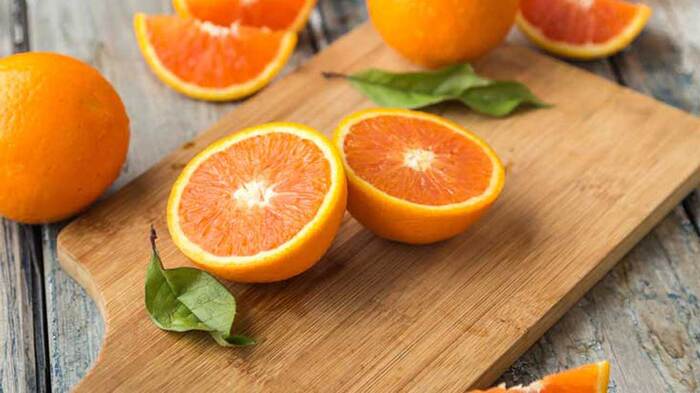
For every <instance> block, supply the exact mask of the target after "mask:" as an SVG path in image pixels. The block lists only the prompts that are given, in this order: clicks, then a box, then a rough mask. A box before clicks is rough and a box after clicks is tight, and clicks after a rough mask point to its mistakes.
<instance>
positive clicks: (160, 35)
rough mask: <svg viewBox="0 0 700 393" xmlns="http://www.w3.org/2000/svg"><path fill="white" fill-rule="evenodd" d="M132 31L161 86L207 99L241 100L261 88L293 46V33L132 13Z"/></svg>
mask: <svg viewBox="0 0 700 393" xmlns="http://www.w3.org/2000/svg"><path fill="white" fill-rule="evenodd" d="M134 29H135V31H136V38H137V40H138V43H139V47H140V48H141V52H142V53H143V56H144V57H145V58H146V62H147V63H148V65H149V66H150V67H151V69H152V70H153V72H154V73H155V74H156V75H157V76H158V77H159V78H160V79H161V80H162V81H163V82H165V83H166V84H168V85H169V86H171V87H172V88H173V89H175V90H177V91H179V92H180V93H182V94H185V95H187V96H190V97H192V98H198V99H202V100H211V101H226V100H233V99H237V98H242V97H245V96H248V95H250V94H253V93H255V92H256V91H258V90H260V89H261V88H263V87H264V86H265V85H266V84H267V83H269V82H270V80H271V79H272V78H273V77H274V76H275V75H277V73H279V71H280V70H281V69H282V67H283V66H284V65H285V64H286V62H287V60H288V59H289V56H290V55H291V53H292V51H293V50H294V46H295V45H296V42H297V36H296V33H294V32H292V31H288V32H284V31H278V32H274V31H270V30H268V29H264V28H263V29H259V28H255V27H246V26H240V25H238V24H234V25H232V26H230V27H222V26H217V25H214V24H212V23H210V22H200V21H197V20H195V19H191V18H181V17H178V16H165V15H144V14H136V16H135V17H134Z"/></svg>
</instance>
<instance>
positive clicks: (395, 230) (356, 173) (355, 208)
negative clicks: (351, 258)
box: [334, 109, 504, 243]
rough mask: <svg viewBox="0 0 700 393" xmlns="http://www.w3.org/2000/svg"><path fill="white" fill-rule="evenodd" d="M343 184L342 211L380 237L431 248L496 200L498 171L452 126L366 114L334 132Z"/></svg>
mask: <svg viewBox="0 0 700 393" xmlns="http://www.w3.org/2000/svg"><path fill="white" fill-rule="evenodd" d="M334 141H335V143H336V146H337V147H338V148H339V149H340V150H341V154H342V156H343V160H344V164H345V168H346V172H347V174H348V183H349V199H348V209H349V210H350V213H352V215H353V216H354V217H355V218H356V219H357V220H358V221H359V222H360V223H362V224H363V225H365V226H366V227H368V228H369V229H371V230H372V231H374V232H375V233H376V234H378V235H379V236H382V237H386V238H388V239H392V240H398V241H402V242H406V243H432V242H435V241H439V240H444V239H446V238H449V237H451V236H454V235H456V234H458V233H460V232H462V231H464V230H465V229H466V228H468V227H469V226H470V225H471V224H472V223H473V222H474V221H476V220H477V219H478V218H479V217H480V216H481V215H482V214H483V213H484V212H485V211H486V210H487V209H488V207H490V206H491V205H492V204H493V202H494V201H495V200H496V198H497V197H498V195H499V194H500V191H501V189H502V187H503V182H504V171H503V166H502V165H501V162H500V160H499V159H498V157H497V156H496V154H495V152H494V151H493V150H492V149H491V148H490V147H489V146H488V145H487V144H486V143H485V142H484V141H482V140H481V139H479V138H478V137H476V136H475V135H473V134H471V133H469V132H468V131H467V130H465V129H464V128H462V127H461V126H459V125H458V124H456V123H453V122H451V121H449V120H447V119H443V118H440V117H438V116H434V115H430V114H426V113H422V112H415V111H408V110H397V109H370V110H366V111H361V112H358V113H356V114H353V115H351V116H348V117H347V118H345V119H344V120H343V121H342V122H341V124H340V125H339V126H338V128H337V129H336V131H335V135H334Z"/></svg>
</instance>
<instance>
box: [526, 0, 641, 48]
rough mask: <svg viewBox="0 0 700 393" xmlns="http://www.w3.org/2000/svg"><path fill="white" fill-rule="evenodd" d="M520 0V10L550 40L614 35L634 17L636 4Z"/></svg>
mask: <svg viewBox="0 0 700 393" xmlns="http://www.w3.org/2000/svg"><path fill="white" fill-rule="evenodd" d="M591 1H592V5H591V6H590V7H585V6H584V5H583V4H584V3H586V0H557V1H552V0H521V2H520V12H521V14H522V15H523V17H524V18H525V19H526V20H527V21H528V22H529V23H530V24H531V25H533V26H535V27H537V28H538V29H540V30H541V31H542V34H543V35H544V36H545V37H547V38H549V39H550V40H553V41H561V42H567V43H571V44H586V43H594V44H600V43H604V42H607V41H609V40H610V39H612V38H614V37H616V36H618V35H619V34H620V33H621V32H622V31H623V30H625V28H627V26H629V24H630V22H631V21H632V20H633V19H634V18H635V17H636V15H637V12H638V6H637V5H635V4H631V3H627V2H624V1H620V0H591Z"/></svg>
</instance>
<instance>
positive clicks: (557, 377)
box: [471, 361, 610, 393]
mask: <svg viewBox="0 0 700 393" xmlns="http://www.w3.org/2000/svg"><path fill="white" fill-rule="evenodd" d="M609 380H610V363H608V362H607V361H602V362H598V363H592V364H587V365H585V366H581V367H579V368H575V369H573V370H567V371H563V372H561V373H558V374H554V375H549V376H546V377H544V378H542V379H541V380H539V381H535V382H533V383H532V384H530V385H528V386H515V387H512V388H510V389H507V388H506V387H505V386H499V387H495V388H491V389H488V390H474V391H472V392H471V393H505V392H508V393H606V392H607V391H608V382H609Z"/></svg>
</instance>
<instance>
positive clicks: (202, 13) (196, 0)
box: [173, 0, 316, 31]
mask: <svg viewBox="0 0 700 393" xmlns="http://www.w3.org/2000/svg"><path fill="white" fill-rule="evenodd" d="M315 4H316V0H173V7H174V8H175V10H176V11H177V13H178V14H179V15H182V16H187V17H193V18H197V19H199V20H203V21H209V22H211V23H215V24H217V25H220V26H230V25H231V24H232V23H235V22H240V23H241V24H242V25H245V26H255V27H267V28H270V29H272V30H294V31H299V30H301V29H303V28H304V24H305V23H306V20H307V19H308V18H309V14H310V13H311V10H312V9H313V8H314V5H315Z"/></svg>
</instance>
